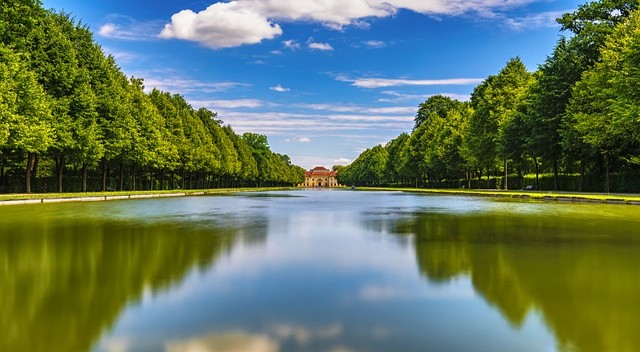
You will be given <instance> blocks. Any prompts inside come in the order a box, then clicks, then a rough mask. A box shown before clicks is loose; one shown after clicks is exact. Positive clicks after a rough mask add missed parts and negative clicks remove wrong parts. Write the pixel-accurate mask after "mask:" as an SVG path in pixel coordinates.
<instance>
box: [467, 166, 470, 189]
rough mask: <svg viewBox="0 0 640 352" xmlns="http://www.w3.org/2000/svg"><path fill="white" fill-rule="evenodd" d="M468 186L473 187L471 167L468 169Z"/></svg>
mask: <svg viewBox="0 0 640 352" xmlns="http://www.w3.org/2000/svg"><path fill="white" fill-rule="evenodd" d="M467 188H469V189H470V188H471V169H467Z"/></svg>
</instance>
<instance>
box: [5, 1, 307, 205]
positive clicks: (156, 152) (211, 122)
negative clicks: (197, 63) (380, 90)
mask: <svg viewBox="0 0 640 352" xmlns="http://www.w3.org/2000/svg"><path fill="white" fill-rule="evenodd" d="M143 84H144V83H143V80H142V79H140V78H134V77H127V76H126V75H125V74H123V72H122V71H121V70H120V68H119V67H118V66H117V64H116V62H115V60H114V58H113V57H112V56H107V55H105V53H104V52H103V50H102V48H101V47H100V46H99V45H98V44H97V43H96V42H95V40H94V38H93V34H92V33H91V31H90V30H89V28H88V27H87V26H86V25H84V24H82V23H80V22H77V21H76V20H75V19H74V18H73V17H72V16H71V15H69V14H67V13H60V12H55V11H53V10H45V9H43V7H42V3H41V2H40V0H3V1H2V2H1V3H0V192H17V191H22V192H24V191H26V192H31V191H32V190H34V191H42V192H51V191H57V192H62V191H63V190H64V191H88V190H91V191H98V190H109V189H118V190H121V189H128V190H135V189H167V188H205V187H207V188H208V187H234V186H253V185H255V186H267V185H271V186H273V185H295V184H299V183H302V182H303V181H304V170H303V169H302V168H300V167H298V166H295V165H292V164H291V161H290V159H289V157H288V156H286V155H280V154H276V153H273V152H272V151H271V150H270V148H269V145H268V142H267V138H266V137H265V136H263V135H258V134H254V133H245V134H243V135H241V136H240V135H237V134H236V133H234V131H233V130H232V129H231V127H229V126H223V123H222V121H220V120H218V119H217V116H216V113H214V112H211V111H209V110H207V109H204V108H203V109H199V110H195V109H193V108H192V107H191V106H190V105H189V104H188V103H187V102H186V101H185V99H184V98H183V97H182V96H180V95H178V94H171V93H167V92H162V91H159V90H155V89H154V90H153V91H152V92H151V93H149V94H146V93H145V92H144V85H143ZM34 180H35V181H34ZM32 181H34V182H33V183H32Z"/></svg>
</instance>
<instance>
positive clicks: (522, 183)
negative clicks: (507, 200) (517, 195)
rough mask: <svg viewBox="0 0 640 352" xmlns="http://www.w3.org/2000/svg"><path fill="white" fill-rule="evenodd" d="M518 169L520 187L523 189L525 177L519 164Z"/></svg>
mask: <svg viewBox="0 0 640 352" xmlns="http://www.w3.org/2000/svg"><path fill="white" fill-rule="evenodd" d="M517 170H518V188H520V189H523V188H524V178H523V177H522V167H521V166H519V165H518V167H517Z"/></svg>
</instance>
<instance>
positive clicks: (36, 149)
mask: <svg viewBox="0 0 640 352" xmlns="http://www.w3.org/2000/svg"><path fill="white" fill-rule="evenodd" d="M0 87H1V88H2V89H0V126H3V127H0V147H4V148H3V149H5V150H12V151H15V152H17V153H18V154H21V155H26V157H27V162H26V167H25V170H26V175H25V192H27V193H31V173H32V171H33V168H34V163H35V160H36V156H37V155H38V154H40V153H44V152H45V151H46V150H47V148H48V147H49V146H50V145H51V144H52V143H53V138H52V132H53V127H52V124H51V108H50V104H51V101H50V99H49V97H48V96H47V95H46V93H45V92H44V90H43V89H42V87H41V86H40V85H39V84H38V82H37V80H36V75H35V74H34V73H33V72H32V71H31V70H30V69H29V67H27V65H26V64H25V60H23V57H21V56H20V55H18V54H16V53H14V52H13V51H12V50H11V49H8V48H6V47H5V46H4V45H0Z"/></svg>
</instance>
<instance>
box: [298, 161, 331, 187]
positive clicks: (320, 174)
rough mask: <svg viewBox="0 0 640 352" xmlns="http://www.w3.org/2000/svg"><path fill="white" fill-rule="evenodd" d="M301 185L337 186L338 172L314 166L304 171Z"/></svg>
mask: <svg viewBox="0 0 640 352" xmlns="http://www.w3.org/2000/svg"><path fill="white" fill-rule="evenodd" d="M302 186H303V187H324V188H329V187H338V186H339V185H338V174H337V173H336V172H335V171H331V170H329V169H326V168H324V167H322V166H316V167H315V168H313V169H311V170H309V171H307V172H305V173H304V184H303V185H302Z"/></svg>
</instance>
